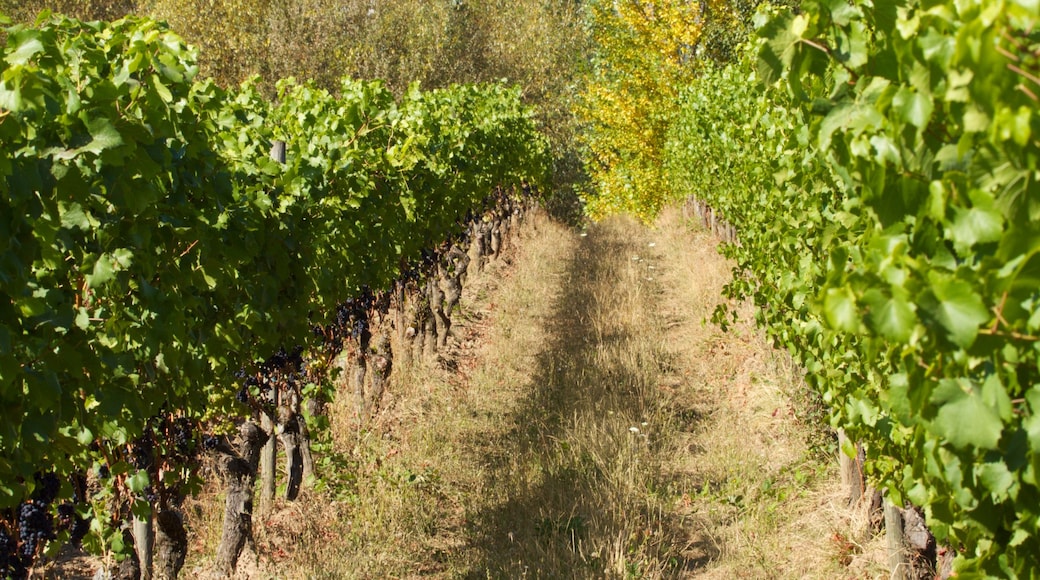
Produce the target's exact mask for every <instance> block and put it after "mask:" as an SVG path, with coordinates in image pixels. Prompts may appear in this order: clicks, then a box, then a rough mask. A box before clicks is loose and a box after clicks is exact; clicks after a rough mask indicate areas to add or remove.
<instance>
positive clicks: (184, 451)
mask: <svg viewBox="0 0 1040 580" xmlns="http://www.w3.org/2000/svg"><path fill="white" fill-rule="evenodd" d="M163 431H164V432H165V433H164V434H165V435H166V441H167V442H168V444H170V445H171V451H172V453H171V455H173V456H175V457H177V458H178V459H181V460H187V459H190V458H192V457H193V456H194V455H195V447H196V446H195V431H196V429H195V423H194V422H192V420H191V419H189V418H187V417H177V418H175V419H173V420H171V421H166V422H165V424H164V425H163Z"/></svg>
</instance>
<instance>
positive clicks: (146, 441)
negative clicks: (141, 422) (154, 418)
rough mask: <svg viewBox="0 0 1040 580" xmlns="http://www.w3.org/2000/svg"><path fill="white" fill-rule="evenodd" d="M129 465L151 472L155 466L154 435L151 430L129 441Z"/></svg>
mask: <svg viewBox="0 0 1040 580" xmlns="http://www.w3.org/2000/svg"><path fill="white" fill-rule="evenodd" d="M129 451H130V458H129V459H130V465H133V466H134V468H136V469H143V470H145V471H148V472H151V471H152V470H153V469H152V468H153V467H155V437H154V436H153V435H152V433H151V430H150V429H149V430H145V432H144V434H143V435H141V436H140V437H138V438H137V439H134V440H133V441H131V442H130V449H129Z"/></svg>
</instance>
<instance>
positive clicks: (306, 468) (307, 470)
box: [300, 397, 322, 484]
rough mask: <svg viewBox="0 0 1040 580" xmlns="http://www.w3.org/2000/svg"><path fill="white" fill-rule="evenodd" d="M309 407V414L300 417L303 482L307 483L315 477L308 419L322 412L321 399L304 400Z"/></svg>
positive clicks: (307, 407)
mask: <svg viewBox="0 0 1040 580" xmlns="http://www.w3.org/2000/svg"><path fill="white" fill-rule="evenodd" d="M303 404H304V406H305V407H306V409H307V414H306V416H304V417H301V418H300V452H301V453H302V454H303V482H304V483H305V484H306V483H307V482H308V481H310V480H312V479H314V475H315V473H314V455H312V454H311V431H310V429H309V428H308V427H307V419H311V420H313V418H314V417H317V416H318V415H320V414H322V404H321V401H319V400H317V399H315V398H313V397H312V398H309V399H307V400H306V401H304V402H303Z"/></svg>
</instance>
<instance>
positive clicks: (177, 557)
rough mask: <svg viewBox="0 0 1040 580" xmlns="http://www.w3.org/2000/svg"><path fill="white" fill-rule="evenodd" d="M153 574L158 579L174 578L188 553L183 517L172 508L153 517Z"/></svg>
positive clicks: (171, 579)
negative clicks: (154, 557) (154, 558)
mask: <svg viewBox="0 0 1040 580" xmlns="http://www.w3.org/2000/svg"><path fill="white" fill-rule="evenodd" d="M155 524H156V525H155V551H156V562H155V574H156V577H157V578H158V579H159V580H176V578H177V575H178V574H180V572H181V568H182V567H183V566H184V558H185V557H187V555H188V532H187V530H185V529H184V517H183V516H182V515H181V514H180V512H178V511H177V510H174V509H165V510H161V511H160V512H159V513H158V514H157V515H156V517H155Z"/></svg>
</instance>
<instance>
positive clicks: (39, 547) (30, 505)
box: [0, 473, 61, 579]
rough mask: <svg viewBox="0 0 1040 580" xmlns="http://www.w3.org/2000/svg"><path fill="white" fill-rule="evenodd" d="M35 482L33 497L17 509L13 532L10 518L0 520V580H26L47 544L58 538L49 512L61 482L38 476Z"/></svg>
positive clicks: (46, 476) (51, 474) (53, 478)
mask: <svg viewBox="0 0 1040 580" xmlns="http://www.w3.org/2000/svg"><path fill="white" fill-rule="evenodd" d="M34 479H35V483H36V485H35V487H34V488H33V492H32V495H31V496H30V497H29V499H28V500H26V501H24V502H22V503H21V504H19V505H18V510H17V512H16V514H15V516H16V517H15V518H14V519H15V524H16V525H15V526H13V528H14V529H11V526H9V525H8V523H9V521H10V519H9V518H3V519H2V520H0V577H2V578H13V579H21V578H27V577H28V575H29V570H31V569H32V566H33V563H34V562H35V561H36V558H37V557H38V556H39V555H40V554H41V553H42V552H43V549H44V547H46V545H47V542H49V541H51V540H53V539H55V538H57V534H55V530H54V514H53V513H52V512H51V509H50V508H51V506H52V505H53V504H54V502H55V500H57V499H58V494H59V493H60V492H61V480H60V479H58V476H56V475H55V474H53V473H43V474H40V473H37V474H36V476H35V478H34ZM8 514H10V512H8ZM3 520H7V521H3Z"/></svg>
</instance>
